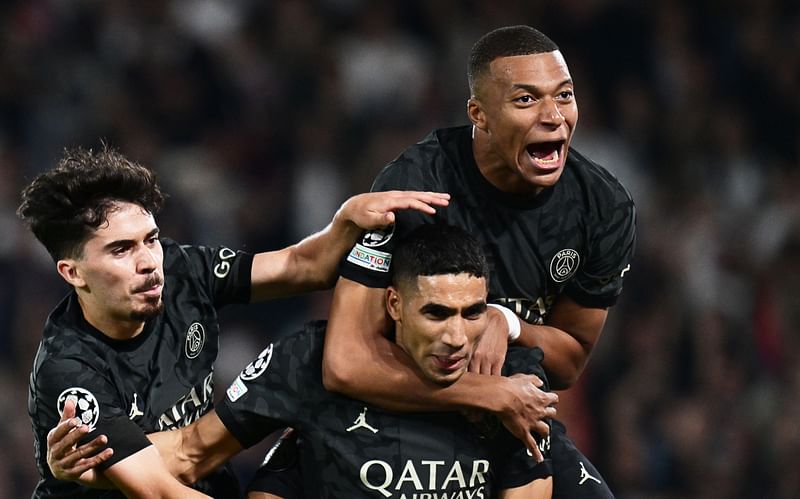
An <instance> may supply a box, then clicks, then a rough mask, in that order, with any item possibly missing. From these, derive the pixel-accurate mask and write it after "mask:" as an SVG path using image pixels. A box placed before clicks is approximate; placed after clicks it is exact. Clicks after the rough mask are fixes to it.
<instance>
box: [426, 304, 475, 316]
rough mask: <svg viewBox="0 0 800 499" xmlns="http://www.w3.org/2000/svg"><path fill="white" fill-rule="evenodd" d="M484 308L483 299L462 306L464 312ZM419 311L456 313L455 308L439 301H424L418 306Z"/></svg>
mask: <svg viewBox="0 0 800 499" xmlns="http://www.w3.org/2000/svg"><path fill="white" fill-rule="evenodd" d="M485 308H486V302H485V301H477V302H475V303H473V304H471V305H467V306H466V307H464V308H463V310H464V311H465V312H468V313H472V312H473V311H480V310H481V309H485ZM420 311H421V312H423V313H437V312H439V313H448V314H449V315H454V314H455V313H456V309H455V308H453V307H448V306H446V305H442V304H441V303H426V304H425V305H423V306H422V307H421V308H420Z"/></svg>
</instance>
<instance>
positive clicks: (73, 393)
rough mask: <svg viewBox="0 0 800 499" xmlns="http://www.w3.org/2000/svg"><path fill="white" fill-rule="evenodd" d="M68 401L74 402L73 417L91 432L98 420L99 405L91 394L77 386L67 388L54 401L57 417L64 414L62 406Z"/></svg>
mask: <svg viewBox="0 0 800 499" xmlns="http://www.w3.org/2000/svg"><path fill="white" fill-rule="evenodd" d="M68 400H72V401H73V402H75V417H77V418H78V419H80V420H81V423H82V424H85V425H86V426H88V427H89V431H93V430H94V428H95V426H96V425H97V420H98V419H99V418H100V405H99V404H98V403H97V399H96V398H94V395H92V392H90V391H89V390H87V389H85V388H80V387H77V386H73V387H72V388H67V389H66V390H64V391H63V392H61V395H59V396H58V400H57V401H56V409H57V410H58V415H59V416H61V415H62V414H64V405H65V404H66V403H67V401H68Z"/></svg>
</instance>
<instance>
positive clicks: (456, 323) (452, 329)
mask: <svg viewBox="0 0 800 499" xmlns="http://www.w3.org/2000/svg"><path fill="white" fill-rule="evenodd" d="M442 342H443V343H444V344H445V345H447V346H448V347H450V348H452V349H454V350H458V349H460V348H462V347H463V346H464V345H466V343H467V333H466V328H465V325H464V321H463V320H460V319H454V320H453V321H452V322H451V323H450V324H448V327H447V331H446V332H445V334H444V335H443V336H442Z"/></svg>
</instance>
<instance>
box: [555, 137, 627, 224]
mask: <svg viewBox="0 0 800 499" xmlns="http://www.w3.org/2000/svg"><path fill="white" fill-rule="evenodd" d="M564 180H565V182H564V184H563V185H564V187H565V189H567V190H568V191H569V190H573V191H574V192H572V194H575V195H580V196H581V197H582V198H583V199H584V200H585V201H587V202H588V203H589V204H590V205H591V206H592V207H594V208H596V209H597V210H599V211H605V210H609V209H612V210H613V209H618V208H620V207H629V208H630V209H633V198H632V197H631V194H630V192H629V191H628V189H627V188H626V187H625V186H624V185H623V184H622V182H620V181H619V179H618V178H617V177H616V176H615V175H614V174H613V173H611V172H610V171H608V170H607V169H606V168H605V167H603V166H602V165H600V164H598V163H596V162H594V161H592V160H591V159H589V158H588V157H586V156H584V155H583V154H581V153H580V152H579V151H578V150H576V149H573V148H570V151H569V157H568V158H567V167H566V168H565V170H564Z"/></svg>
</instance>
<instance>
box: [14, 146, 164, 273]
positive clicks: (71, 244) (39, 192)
mask: <svg viewBox="0 0 800 499" xmlns="http://www.w3.org/2000/svg"><path fill="white" fill-rule="evenodd" d="M119 202H129V203H134V204H138V205H139V206H141V207H142V208H143V209H144V210H146V211H147V212H149V213H151V214H155V213H157V212H158V211H159V210H160V209H161V207H162V205H163V203H164V195H163V194H162V193H161V189H160V188H159V187H158V183H157V182H156V176H155V174H154V173H153V172H151V171H150V170H148V169H147V168H145V167H143V166H141V165H139V164H137V163H135V162H133V161H131V160H129V159H127V158H126V157H124V156H123V155H121V154H120V153H118V152H116V151H115V150H113V149H111V148H109V147H108V146H107V145H106V144H103V145H102V148H101V150H100V151H98V152H94V151H92V150H91V149H83V148H75V149H71V150H70V149H68V150H65V151H64V155H63V157H62V158H61V160H60V161H59V162H58V165H57V166H56V167H55V168H53V169H51V170H48V171H46V172H44V173H41V174H39V175H38V176H36V178H34V179H33V182H31V183H30V184H29V185H28V186H27V187H25V189H23V191H22V203H21V204H20V206H19V208H18V209H17V215H19V217H20V218H21V219H22V220H23V221H24V222H25V223H26V224H27V225H28V227H29V228H30V230H31V232H33V235H34V236H36V239H38V240H39V242H41V243H42V245H43V246H44V247H45V248H46V249H47V251H48V253H50V256H51V257H52V258H53V260H54V261H56V262H57V261H58V260H60V259H62V258H80V257H81V256H82V255H83V247H84V244H85V243H86V241H87V240H88V239H89V238H90V237H91V235H92V234H93V233H94V231H95V230H97V228H98V227H99V226H100V225H101V224H103V223H105V222H106V220H107V219H108V215H109V213H111V212H112V211H113V210H115V209H116V208H117V203H119Z"/></svg>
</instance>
